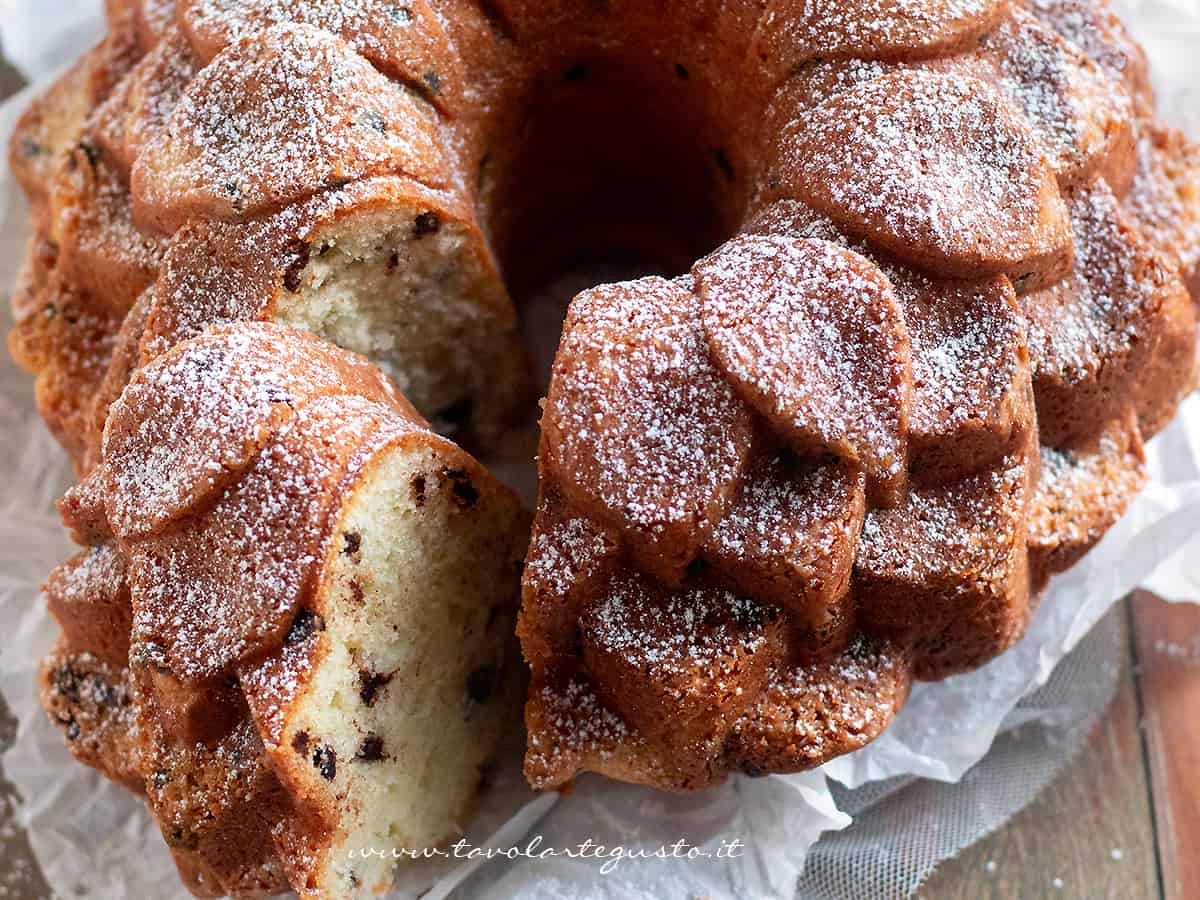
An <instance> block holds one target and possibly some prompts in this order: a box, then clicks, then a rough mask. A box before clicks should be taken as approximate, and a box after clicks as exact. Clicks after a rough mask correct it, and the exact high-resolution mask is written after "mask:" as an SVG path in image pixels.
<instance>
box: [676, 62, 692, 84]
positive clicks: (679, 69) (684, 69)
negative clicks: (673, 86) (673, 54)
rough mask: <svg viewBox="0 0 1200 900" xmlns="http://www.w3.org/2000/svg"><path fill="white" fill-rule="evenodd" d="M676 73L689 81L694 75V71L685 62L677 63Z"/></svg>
mask: <svg viewBox="0 0 1200 900" xmlns="http://www.w3.org/2000/svg"><path fill="white" fill-rule="evenodd" d="M675 75H676V77H677V78H679V79H680V80H681V81H687V80H688V79H689V78H691V77H692V73H691V72H689V71H688V70H687V66H685V65H683V63H675Z"/></svg>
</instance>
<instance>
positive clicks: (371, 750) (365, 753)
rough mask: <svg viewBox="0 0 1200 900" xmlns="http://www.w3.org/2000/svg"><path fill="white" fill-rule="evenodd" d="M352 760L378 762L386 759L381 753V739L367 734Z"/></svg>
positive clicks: (375, 735)
mask: <svg viewBox="0 0 1200 900" xmlns="http://www.w3.org/2000/svg"><path fill="white" fill-rule="evenodd" d="M354 758H355V759H357V760H361V761H362V762H378V761H379V760H381V759H385V758H386V754H385V753H384V752H383V738H381V737H380V736H379V735H377V734H368V735H367V736H366V737H365V738H363V739H362V743H361V744H360V745H359V747H358V752H357V753H356V754H355V755H354Z"/></svg>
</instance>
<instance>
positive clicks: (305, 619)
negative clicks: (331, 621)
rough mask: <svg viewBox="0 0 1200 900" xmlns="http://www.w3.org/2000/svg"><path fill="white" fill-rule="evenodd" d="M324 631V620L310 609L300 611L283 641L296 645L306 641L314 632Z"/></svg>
mask: <svg viewBox="0 0 1200 900" xmlns="http://www.w3.org/2000/svg"><path fill="white" fill-rule="evenodd" d="M324 630H325V620H324V619H322V618H321V617H320V616H318V615H317V614H316V613H315V612H313V611H312V610H311V609H307V608H306V609H302V610H300V611H299V612H298V613H296V618H294V619H292V627H291V628H289V629H288V633H287V637H286V638H284V640H285V641H286V642H287V643H289V644H298V643H300V642H301V641H305V640H308V638H310V637H311V636H312V635H313V634H314V633H315V632H318V631H324Z"/></svg>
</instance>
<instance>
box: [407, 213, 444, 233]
mask: <svg viewBox="0 0 1200 900" xmlns="http://www.w3.org/2000/svg"><path fill="white" fill-rule="evenodd" d="M441 228H442V220H441V219H439V218H438V214H437V213H435V212H423V213H421V214H420V215H419V216H417V217H416V218H415V219H413V233H414V234H415V235H416V236H417V237H423V236H424V235H427V234H437V233H438V231H440V230H441Z"/></svg>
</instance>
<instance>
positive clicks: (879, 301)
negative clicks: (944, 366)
mask: <svg viewBox="0 0 1200 900" xmlns="http://www.w3.org/2000/svg"><path fill="white" fill-rule="evenodd" d="M695 276H696V283H697V287H698V289H699V293H700V296H701V302H702V318H703V322H704V328H705V333H706V335H707V338H708V342H709V347H710V348H711V350H712V352H713V355H714V358H715V359H716V360H717V361H718V363H719V364H720V366H721V367H722V369H723V370H724V371H726V372H727V373H728V374H729V376H730V377H731V378H732V379H733V380H734V381H735V382H736V384H737V386H738V388H739V390H740V391H741V393H742V394H743V396H744V397H745V398H746V400H747V401H749V402H750V403H751V404H752V405H753V406H754V407H755V408H756V409H757V410H758V411H759V412H760V413H762V414H763V415H765V416H767V417H768V419H770V420H771V421H772V422H774V423H776V424H777V425H778V426H780V427H781V428H782V429H783V430H784V431H785V433H786V434H787V436H788V439H789V440H791V441H793V442H795V443H796V446H797V449H798V450H799V451H800V452H802V453H803V452H806V451H807V452H811V451H812V450H814V449H817V450H820V449H828V450H830V451H832V452H834V453H837V454H838V455H840V456H842V457H844V458H846V459H848V460H850V461H851V462H855V463H858V464H860V465H862V466H863V467H864V468H865V469H866V471H867V473H868V474H869V475H870V476H871V477H873V478H875V479H878V480H880V481H884V482H889V483H892V484H895V483H897V482H900V481H902V480H903V475H904V471H905V466H906V457H905V445H904V439H905V431H906V428H907V420H908V402H909V392H910V389H911V378H912V375H911V362H910V358H909V342H908V332H907V329H906V328H905V325H904V321H903V317H902V314H901V313H900V310H899V307H898V305H897V303H896V299H895V297H894V296H893V294H892V291H891V286H890V284H888V282H887V279H886V278H885V277H884V276H883V275H882V273H880V272H879V270H878V269H877V268H875V266H874V265H873V264H871V263H870V262H869V261H868V260H866V259H865V258H863V257H861V256H858V255H857V254H855V253H853V252H851V251H848V250H845V249H843V248H841V247H838V246H836V245H834V244H831V243H828V242H825V241H819V240H792V239H787V238H783V237H740V238H737V239H735V240H733V241H731V242H729V243H728V244H726V245H725V246H724V247H722V248H721V249H720V250H718V251H717V252H716V253H714V254H712V255H711V256H709V257H707V258H706V259H704V260H702V261H701V262H700V263H698V264H697V265H696V267H695Z"/></svg>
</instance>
